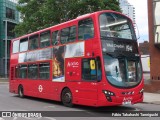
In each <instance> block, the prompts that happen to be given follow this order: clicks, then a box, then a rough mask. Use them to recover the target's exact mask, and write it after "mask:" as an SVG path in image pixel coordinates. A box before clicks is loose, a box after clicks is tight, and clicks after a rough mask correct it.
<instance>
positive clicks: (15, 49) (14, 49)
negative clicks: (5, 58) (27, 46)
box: [12, 40, 19, 53]
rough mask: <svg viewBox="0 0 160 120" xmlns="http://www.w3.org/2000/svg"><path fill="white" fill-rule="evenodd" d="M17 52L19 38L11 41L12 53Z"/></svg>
mask: <svg viewBox="0 0 160 120" xmlns="http://www.w3.org/2000/svg"><path fill="white" fill-rule="evenodd" d="M18 52H19V40H16V41H14V42H13V48H12V53H18Z"/></svg>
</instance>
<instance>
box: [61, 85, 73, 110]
mask: <svg viewBox="0 0 160 120" xmlns="http://www.w3.org/2000/svg"><path fill="white" fill-rule="evenodd" d="M61 101H62V103H63V105H64V106H66V107H72V106H73V103H72V102H73V96H72V92H71V90H70V89H69V88H68V87H64V88H63V89H62V92H61Z"/></svg>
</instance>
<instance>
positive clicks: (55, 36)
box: [52, 30, 58, 45]
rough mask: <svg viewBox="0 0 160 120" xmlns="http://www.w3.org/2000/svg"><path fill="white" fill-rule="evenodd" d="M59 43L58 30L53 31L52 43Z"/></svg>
mask: <svg viewBox="0 0 160 120" xmlns="http://www.w3.org/2000/svg"><path fill="white" fill-rule="evenodd" d="M57 44H58V30H57V31H54V32H53V33H52V45H57Z"/></svg>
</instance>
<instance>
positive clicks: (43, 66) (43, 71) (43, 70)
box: [39, 63, 50, 79]
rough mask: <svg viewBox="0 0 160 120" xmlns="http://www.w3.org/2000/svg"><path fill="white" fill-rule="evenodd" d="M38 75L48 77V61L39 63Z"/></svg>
mask: <svg viewBox="0 0 160 120" xmlns="http://www.w3.org/2000/svg"><path fill="white" fill-rule="evenodd" d="M39 77H40V79H49V77H50V64H49V63H40V64H39Z"/></svg>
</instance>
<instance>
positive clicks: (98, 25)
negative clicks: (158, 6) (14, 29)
mask: <svg viewBox="0 0 160 120" xmlns="http://www.w3.org/2000/svg"><path fill="white" fill-rule="evenodd" d="M11 46H12V47H11V56H10V87H9V91H10V92H11V93H15V94H19V96H20V97H24V96H32V97H37V98H44V99H50V100H55V101H62V103H63V104H64V105H65V106H72V105H73V104H80V105H87V106H95V107H98V106H113V105H114V106H115V105H124V104H135V103H138V102H142V101H143V83H144V80H143V77H142V67H141V61H140V55H139V51H138V45H137V39H136V35H135V31H134V27H133V24H132V21H131V19H129V18H128V17H126V16H125V15H123V14H121V13H118V12H115V11H110V10H104V11H98V12H94V13H90V14H86V15H83V16H80V17H77V18H76V19H74V20H70V21H67V22H64V23H61V24H58V25H55V26H52V27H49V28H46V29H43V30H40V31H37V32H34V33H31V34H27V35H24V36H21V37H19V38H15V39H13V40H12V45H11Z"/></svg>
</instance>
